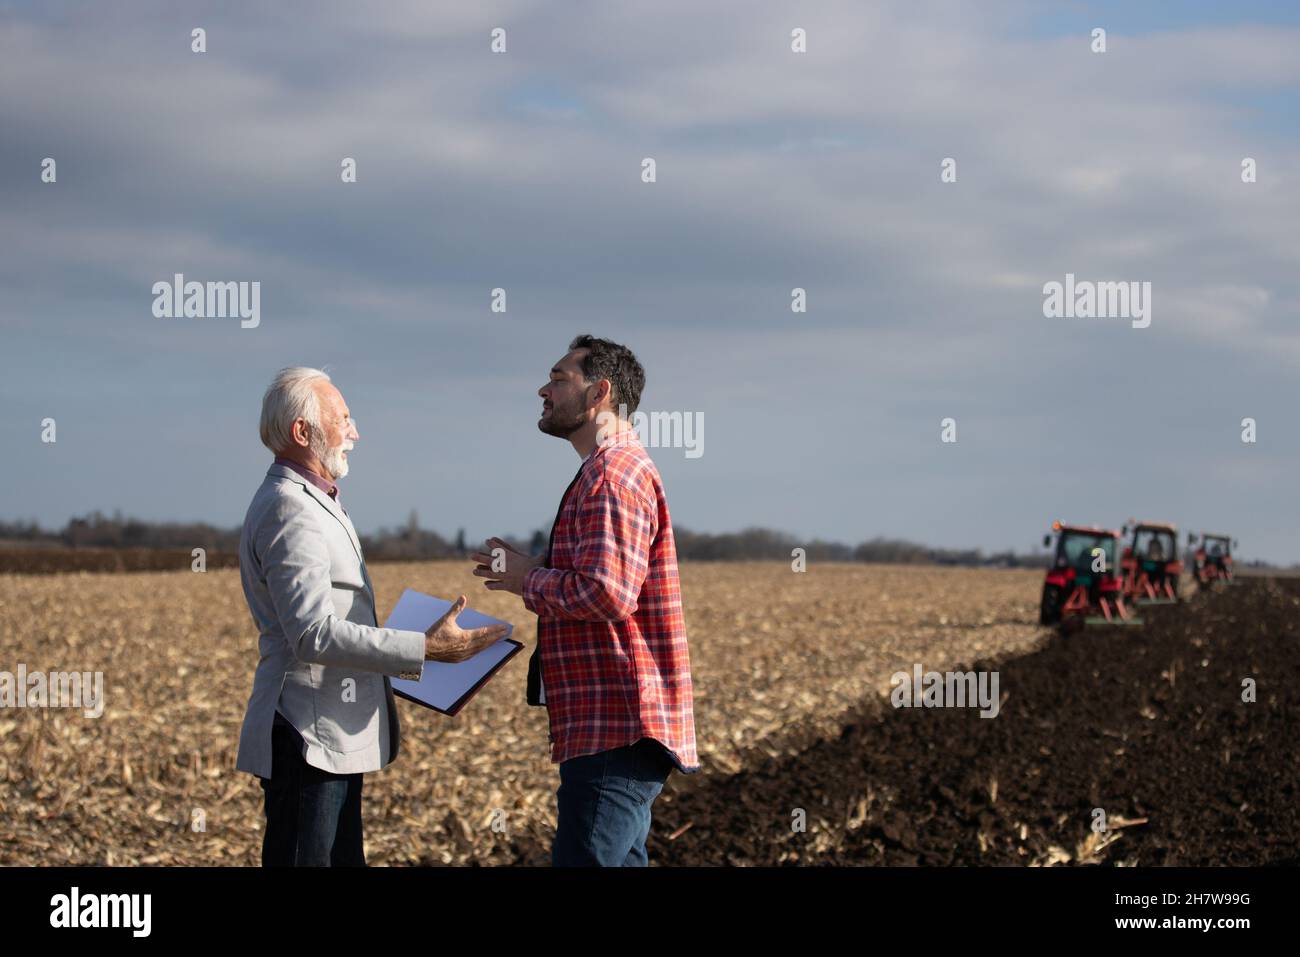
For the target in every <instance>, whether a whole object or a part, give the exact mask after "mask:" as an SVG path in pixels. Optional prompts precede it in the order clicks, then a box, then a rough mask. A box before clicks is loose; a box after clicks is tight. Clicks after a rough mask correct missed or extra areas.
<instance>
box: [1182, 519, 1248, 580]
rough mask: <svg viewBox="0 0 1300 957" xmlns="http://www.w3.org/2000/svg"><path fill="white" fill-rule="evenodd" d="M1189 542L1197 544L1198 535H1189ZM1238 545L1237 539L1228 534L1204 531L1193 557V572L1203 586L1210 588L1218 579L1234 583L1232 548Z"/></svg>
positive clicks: (1189, 543)
mask: <svg viewBox="0 0 1300 957" xmlns="http://www.w3.org/2000/svg"><path fill="white" fill-rule="evenodd" d="M1187 544H1188V545H1195V544H1196V536H1195V535H1188V536H1187ZM1236 547H1237V542H1236V540H1235V539H1231V538H1229V537H1228V536H1227V535H1211V534H1210V533H1209V532H1204V533H1202V535H1201V544H1200V546H1199V547H1198V548H1197V549H1196V552H1195V556H1194V557H1193V559H1192V562H1193V565H1192V574H1193V575H1195V576H1196V582H1197V584H1198V585H1200V586H1201V587H1202V588H1209V587H1210V586H1211V585H1212V584H1213V583H1214V582H1216V581H1224V582H1227V583H1228V584H1231V583H1232V550H1233V549H1234V548H1236Z"/></svg>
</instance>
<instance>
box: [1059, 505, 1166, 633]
mask: <svg viewBox="0 0 1300 957" xmlns="http://www.w3.org/2000/svg"><path fill="white" fill-rule="evenodd" d="M1052 531H1053V532H1055V533H1056V548H1055V550H1054V552H1053V557H1052V562H1051V564H1050V565H1049V566H1048V567H1047V577H1046V579H1045V580H1044V581H1043V600H1042V605H1041V606H1040V608H1039V613H1038V620H1039V621H1040V622H1041V623H1042V624H1044V625H1056V624H1059V625H1060V626H1061V628H1062V630H1066V631H1068V630H1072V629H1075V628H1080V627H1082V626H1083V625H1085V624H1089V625H1130V624H1132V625H1136V624H1141V622H1140V621H1139V620H1138V619H1136V618H1134V617H1133V616H1132V614H1131V613H1130V612H1129V609H1128V607H1127V606H1126V605H1125V604H1124V581H1123V579H1122V578H1121V577H1120V574H1119V568H1118V566H1116V564H1115V553H1116V552H1117V551H1118V550H1119V532H1117V531H1115V530H1114V529H1104V528H1097V527H1096V526H1091V525H1063V524H1062V523H1061V522H1053V523H1052ZM1051 545H1052V536H1051V535H1050V534H1048V535H1045V536H1043V546H1044V547H1051Z"/></svg>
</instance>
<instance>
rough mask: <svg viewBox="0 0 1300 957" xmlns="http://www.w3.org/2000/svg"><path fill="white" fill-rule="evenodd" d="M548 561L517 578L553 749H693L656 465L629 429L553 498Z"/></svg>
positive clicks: (554, 753)
mask: <svg viewBox="0 0 1300 957" xmlns="http://www.w3.org/2000/svg"><path fill="white" fill-rule="evenodd" d="M549 564H550V567H540V566H539V567H537V568H534V569H532V570H531V571H529V573H528V575H527V576H526V577H525V578H524V596H523V597H524V605H525V606H527V608H528V610H529V611H533V612H536V613H537V641H538V647H539V649H540V661H541V674H542V686H543V688H544V689H545V693H546V709H547V712H548V714H549V716H550V724H551V760H552V761H555V762H561V761H567V760H569V759H570V758H576V757H581V756H582V755H584V754H595V753H597V752H600V751H608V750H610V749H611V748H620V747H623V746H624V745H628V744H633V743H635V742H636V741H638V740H639V739H641V738H654V739H655V740H657V741H659V742H660V743H661V744H663V745H664V746H665V747H666V748H667V749H668V751H669V752H671V754H672V757H673V759H674V761H675V763H676V764H677V766H678V767H679V768H680V769H681V770H683V771H687V772H690V771H694V770H697V769H698V768H699V766H700V762H699V758H698V756H697V755H696V753H695V712H694V700H693V697H692V689H691V662H690V655H689V653H688V651H687V648H686V622H685V620H684V619H683V618H682V596H681V586H680V584H679V582H678V579H677V548H676V546H675V544H674V542H673V526H672V522H671V520H670V519H669V517H668V502H667V501H666V500H665V498H664V487H663V482H662V480H661V479H660V478H659V470H658V469H657V468H655V464H654V462H652V461H651V460H650V456H649V455H647V454H646V451H645V449H644V448H643V447H642V445H641V442H640V441H639V439H638V438H637V436H636V433H635V432H626V433H623V434H622V436H620V437H619V438H617V439H615V440H611V441H610V442H609V443H607V444H605V445H602V446H597V448H596V450H595V451H594V452H592V454H591V455H590V456H589V457H588V458H587V460H586V461H585V462H584V463H583V465H582V468H581V470H580V472H579V475H578V477H577V479H576V480H575V482H574V484H573V488H572V489H571V490H570V492H569V494H568V495H567V497H566V498H565V500H564V502H563V504H562V505H561V506H560V512H559V515H558V517H557V519H556V524H555V529H554V531H553V532H552V540H551V554H550V563H549Z"/></svg>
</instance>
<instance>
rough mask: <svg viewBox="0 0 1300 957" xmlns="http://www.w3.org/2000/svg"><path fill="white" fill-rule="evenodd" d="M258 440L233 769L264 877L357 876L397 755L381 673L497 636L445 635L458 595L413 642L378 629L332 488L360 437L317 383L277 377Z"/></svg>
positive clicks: (450, 631) (242, 553)
mask: <svg viewBox="0 0 1300 957" xmlns="http://www.w3.org/2000/svg"><path fill="white" fill-rule="evenodd" d="M261 432H262V443H263V444H264V445H265V446H266V447H267V448H268V449H270V450H271V451H272V452H273V453H275V462H274V463H273V464H272V465H271V468H270V469H269V470H268V471H267V473H266V478H265V479H264V480H263V481H262V485H261V487H260V488H259V489H258V490H257V494H256V495H254V496H253V503H252V505H250V506H249V509H248V514H247V516H246V517H245V518H244V531H243V535H242V537H241V538H240V543H239V566H240V578H241V579H242V581H243V586H244V596H245V598H247V600H248V607H249V609H250V610H251V611H252V613H253V620H254V621H255V622H256V623H257V626H258V629H259V630H260V632H261V637H260V639H259V651H260V654H261V657H260V660H259V661H258V663H257V671H256V674H255V675H254V678H253V693H252V696H251V697H250V698H249V701H248V711H247V713H246V714H245V716H244V725H243V728H242V730H241V731H240V735H239V756H238V758H237V759H236V762H235V766H236V767H237V768H238V769H239V770H241V771H248V772H249V773H251V774H255V775H257V776H258V777H259V778H261V782H262V789H263V791H264V792H265V805H266V834H265V836H264V838H263V841H262V864H263V865H264V866H272V865H290V866H340V865H362V866H363V865H364V864H365V862H366V861H365V852H364V845H363V841H362V833H361V783H362V775H363V774H364V773H365V772H366V771H377V770H379V769H380V768H382V767H384V766H385V765H387V764H388V763H389V762H390V761H392V760H393V759H394V758H395V757H396V756H397V750H398V739H399V726H398V721H397V709H396V707H395V705H394V703H393V691H392V686H391V684H390V682H389V680H388V676H389V675H398V676H401V677H407V678H418V677H419V676H420V670H421V668H422V667H423V664H424V662H425V661H450V662H456V661H464V660H466V659H468V658H471V657H473V656H474V655H476V654H478V653H479V652H480V651H481V650H483V649H484V648H486V647H487V646H488V645H490V644H492V643H493V642H494V641H497V640H499V639H500V638H502V637H504V636H505V632H506V629H505V628H504V626H499V625H498V626H492V627H488V628H476V629H473V630H470V631H465V630H462V629H461V628H460V627H459V626H457V624H456V616H457V615H458V614H459V613H460V611H461V610H462V609H463V608H464V607H465V596H464V595H462V596H460V598H459V600H458V601H457V602H456V603H455V604H454V605H453V606H452V608H451V609H450V610H449V611H448V612H447V614H446V615H444V616H443V617H442V618H440V619H439V620H438V621H437V622H435V623H434V624H433V626H432V627H430V629H429V630H428V631H427V632H425V633H421V632H418V631H399V630H396V629H391V628H380V627H378V620H377V618H376V617H375V594H374V588H373V586H372V585H371V583H370V575H369V574H368V573H367V571H366V564H365V561H364V560H363V558H362V556H361V543H360V541H359V540H358V539H357V533H356V529H354V528H353V527H352V520H351V519H350V518H349V517H348V513H347V512H346V511H345V510H344V508H343V505H342V503H341V502H340V501H339V493H338V485H337V484H336V483H337V481H338V480H339V479H341V478H342V477H343V476H345V475H347V473H348V453H349V452H350V451H352V448H353V444H354V443H355V442H356V441H357V440H358V439H359V438H360V435H359V434H358V432H357V426H356V422H355V421H353V419H352V416H351V413H350V411H349V409H348V406H347V403H346V402H344V401H343V396H342V394H341V393H340V392H339V390H338V389H337V388H335V387H334V385H333V384H332V383H331V382H330V378H329V376H327V375H326V374H325V373H324V372H321V371H320V370H319V369H306V368H291V369H283V370H281V371H280V373H279V374H278V375H277V376H276V377H275V381H273V382H272V383H271V386H270V388H268V389H267V390H266V395H265V397H264V398H263V400H262V422H261Z"/></svg>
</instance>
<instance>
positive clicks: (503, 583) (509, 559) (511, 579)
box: [470, 538, 542, 595]
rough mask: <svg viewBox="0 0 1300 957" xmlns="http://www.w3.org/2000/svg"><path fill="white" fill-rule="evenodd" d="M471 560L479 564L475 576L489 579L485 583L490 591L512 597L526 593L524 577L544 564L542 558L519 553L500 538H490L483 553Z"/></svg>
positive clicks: (484, 545) (484, 544)
mask: <svg viewBox="0 0 1300 957" xmlns="http://www.w3.org/2000/svg"><path fill="white" fill-rule="evenodd" d="M470 558H472V559H474V561H476V562H478V565H477V567H476V568H475V569H474V574H475V575H477V576H478V577H479V578H486V579H488V581H485V582H484V583H483V584H484V585H486V586H487V587H488V589H490V590H491V591H508V592H510V593H511V594H512V595H522V594H523V593H524V576H525V575H527V574H528V573H529V572H530V571H532V570H533V569H534V568H536V567H537V566H538V565H540V564H541V563H542V559H541V558H540V557H538V558H534V557H533V556H532V555H525V554H524V553H523V552H517V551H515V550H514V549H513V548H511V547H510V546H509V545H507V544H506V543H505V542H504V541H502V540H501V539H499V538H489V539H488V540H487V541H486V542H484V543H483V551H481V552H475V553H474V554H473V555H471V556H470Z"/></svg>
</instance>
